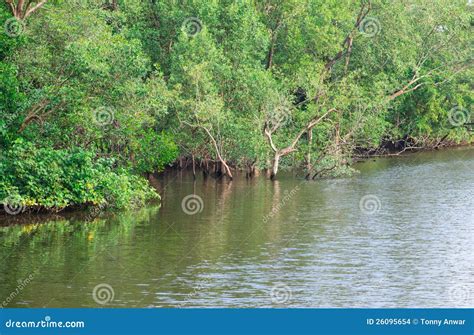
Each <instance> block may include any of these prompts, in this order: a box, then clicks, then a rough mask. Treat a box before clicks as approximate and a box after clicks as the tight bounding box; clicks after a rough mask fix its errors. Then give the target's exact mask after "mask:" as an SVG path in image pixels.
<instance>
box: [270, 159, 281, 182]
mask: <svg viewBox="0 0 474 335" xmlns="http://www.w3.org/2000/svg"><path fill="white" fill-rule="evenodd" d="M279 164H280V154H278V153H275V157H273V163H272V172H271V174H270V179H271V180H274V179H275V177H276V175H277V173H278V165H279Z"/></svg>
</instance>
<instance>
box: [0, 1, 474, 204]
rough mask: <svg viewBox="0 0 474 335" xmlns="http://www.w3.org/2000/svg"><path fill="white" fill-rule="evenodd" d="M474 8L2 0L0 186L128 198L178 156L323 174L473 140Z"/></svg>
mask: <svg viewBox="0 0 474 335" xmlns="http://www.w3.org/2000/svg"><path fill="white" fill-rule="evenodd" d="M473 13H474V6H470V5H469V3H466V0H438V1H432V0H401V1H387V0H361V1H354V0H337V1H336V0H271V1H266V0H262V1H254V0H239V1H236V0H234V1H231V0H193V1H162V0H148V1H136V0H112V1H106V0H82V1H81V0H74V1H65V0H62V1H61V0H56V1H54V0H50V1H29V0H27V1H23V0H2V3H1V4H0V23H1V26H2V27H3V30H2V31H1V33H0V150H1V157H0V172H1V174H0V199H9V200H8V201H17V202H21V203H22V204H24V205H27V206H30V207H31V208H49V209H61V208H64V207H68V206H74V205H91V204H95V205H102V204H106V205H109V206H116V207H133V206H138V205H140V204H143V203H144V202H145V201H146V200H147V199H149V198H151V197H154V196H156V195H155V193H154V191H153V190H152V189H151V188H150V187H149V186H148V185H147V182H146V179H145V178H144V177H143V176H146V174H149V173H153V172H159V171H162V170H163V169H164V168H165V167H166V166H169V165H173V164H178V163H177V162H181V165H183V164H185V163H183V162H185V161H189V162H191V161H192V164H193V165H194V164H196V165H199V166H200V167H201V168H202V169H203V170H204V172H205V173H215V174H216V175H224V176H226V177H229V178H232V176H233V174H235V171H238V170H245V171H247V172H248V173H249V174H252V173H253V172H254V171H255V170H256V169H269V170H270V171H271V175H272V177H274V176H275V175H276V174H277V172H278V169H279V167H281V166H283V167H291V168H303V169H304V170H305V175H307V176H308V178H313V177H321V176H326V175H341V174H347V173H351V168H350V164H351V162H352V161H353V159H354V157H356V156H359V155H361V154H370V153H374V152H375V153H379V152H382V151H383V150H388V149H396V150H399V151H402V150H406V149H410V148H412V147H416V148H424V147H439V146H441V145H444V144H452V143H459V142H469V141H470V140H471V133H470V129H469V123H470V121H471V119H470V113H471V110H472V103H473V90H472V88H473V81H472V78H473V68H472V64H473V62H472V55H473V53H472V51H473V49H472V47H473V38H472V36H473V34H472V27H473V22H474V17H473ZM12 199H13V200H12ZM4 201H6V200H4Z"/></svg>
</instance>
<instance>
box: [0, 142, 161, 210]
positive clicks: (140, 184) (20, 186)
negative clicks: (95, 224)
mask: <svg viewBox="0 0 474 335" xmlns="http://www.w3.org/2000/svg"><path fill="white" fill-rule="evenodd" d="M113 166H114V162H113V160H112V159H95V157H94V154H93V153H92V152H89V151H84V150H82V149H80V148H74V149H71V150H54V149H51V148H36V147H35V146H34V145H33V144H32V143H29V142H25V141H23V140H21V139H17V140H16V141H15V142H14V143H13V145H12V147H11V148H10V150H8V151H7V152H6V153H5V154H4V155H3V156H2V158H1V160H0V172H1V174H0V175H1V179H0V185H1V188H0V190H1V192H2V193H1V194H0V198H1V199H7V198H8V197H14V198H16V199H19V200H18V201H19V203H21V204H23V205H25V206H28V207H33V208H46V209H54V210H59V209H63V208H65V207H68V206H72V205H102V206H110V207H117V208H134V207H138V206H142V205H143V204H144V203H145V202H146V201H147V200H149V199H152V198H156V197H157V194H156V193H155V192H154V191H153V190H152V189H151V188H150V187H149V186H148V185H147V183H146V181H145V180H143V179H141V178H140V177H138V176H134V175H131V174H130V173H128V172H127V171H126V170H124V169H114V168H113Z"/></svg>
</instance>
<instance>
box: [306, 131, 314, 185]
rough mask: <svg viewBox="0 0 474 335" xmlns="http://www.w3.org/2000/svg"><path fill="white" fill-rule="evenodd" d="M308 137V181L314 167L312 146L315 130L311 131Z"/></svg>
mask: <svg viewBox="0 0 474 335" xmlns="http://www.w3.org/2000/svg"><path fill="white" fill-rule="evenodd" d="M307 137H308V152H307V153H306V169H307V170H308V173H307V174H306V179H309V178H310V175H311V169H312V168H313V166H312V165H311V145H312V144H313V129H310V130H309V131H308V134H307Z"/></svg>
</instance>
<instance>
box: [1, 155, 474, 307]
mask: <svg viewBox="0 0 474 335" xmlns="http://www.w3.org/2000/svg"><path fill="white" fill-rule="evenodd" d="M473 153H474V152H473V151H472V150H453V151H443V152H437V153H424V154H418V155H410V156H407V157H400V158H397V159H380V160H377V161H376V162H366V163H363V164H360V165H358V166H357V168H358V169H360V171H361V173H360V174H359V175H357V176H355V177H353V178H347V179H336V180H323V181H318V182H305V181H303V180H302V179H301V178H295V176H293V175H287V176H285V175H282V176H280V178H279V180H277V181H275V182H270V181H268V180H266V179H265V178H263V177H262V178H255V179H252V180H247V179H245V177H244V176H242V177H237V178H236V179H235V180H234V181H233V182H227V181H223V180H214V179H211V178H209V179H207V180H202V179H198V180H197V181H194V180H193V179H192V176H191V175H189V174H187V173H184V172H176V173H172V174H168V175H166V176H164V177H162V178H159V179H157V180H155V183H156V186H157V187H158V189H160V193H161V194H162V196H163V203H162V207H161V208H160V209H158V207H156V206H151V207H149V208H146V209H144V210H141V211H138V212H132V213H120V214H116V215H113V216H105V217H98V218H93V219H90V218H89V220H85V219H84V217H83V216H81V215H77V214H73V215H69V217H58V218H56V219H55V220H53V221H50V222H46V223H45V222H41V223H40V222H36V223H35V222H33V223H29V224H23V225H11V226H8V227H4V228H1V229H0V251H1V255H2V260H1V261H0V273H1V276H2V278H1V281H0V297H3V298H6V297H11V295H12V292H17V291H19V292H18V293H16V294H14V296H13V297H11V299H10V300H11V301H9V302H8V307H22V306H29V307H41V306H48V307H102V306H104V305H101V304H98V303H97V301H96V300H94V299H93V296H92V293H93V291H94V288H95V287H97V285H100V284H107V285H110V287H112V288H113V293H114V294H113V297H114V299H113V300H112V301H109V302H108V304H107V305H105V306H113V307H285V306H288V307H468V306H470V307H472V305H473V302H472V299H473V297H474V267H473V264H474V262H473V261H474V257H473V255H474V252H473V251H474V250H473V245H474V244H473V242H474V230H473V223H474V215H473V211H472V208H474V197H473V196H472V195H473V190H474V178H473V177H472V168H473V167H474V156H473ZM191 194H192V195H197V196H199V197H200V198H201V199H202V211H200V212H197V213H196V214H194V215H189V214H186V212H185V211H183V210H182V208H181V206H182V200H183V198H184V197H186V196H188V195H191ZM366 195H373V196H376V197H377V199H379V200H380V208H379V210H377V211H376V212H374V213H368V212H366V211H361V209H360V200H361V199H362V198H363V197H364V196H366ZM270 214H271V215H270ZM32 274H33V279H32V280H31V282H28V283H27V285H23V286H24V287H21V290H18V286H19V285H20V284H22V283H23V282H24V281H25V279H27V278H30V276H31V275H32Z"/></svg>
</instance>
